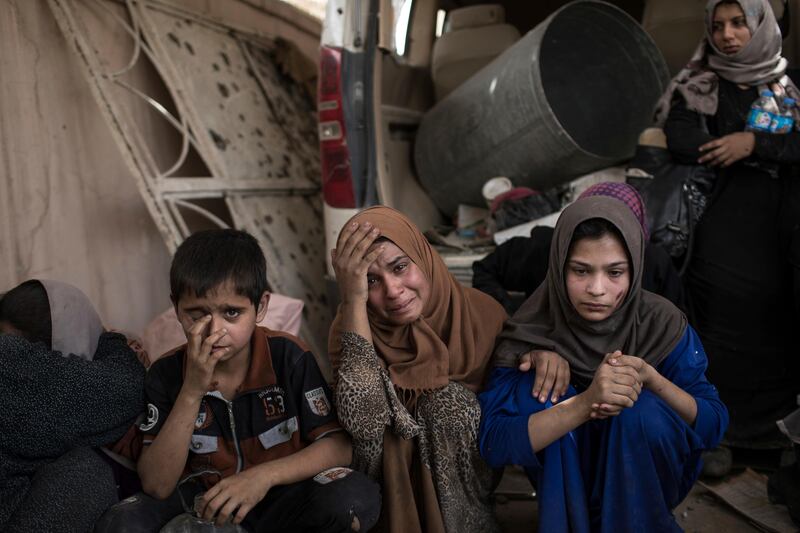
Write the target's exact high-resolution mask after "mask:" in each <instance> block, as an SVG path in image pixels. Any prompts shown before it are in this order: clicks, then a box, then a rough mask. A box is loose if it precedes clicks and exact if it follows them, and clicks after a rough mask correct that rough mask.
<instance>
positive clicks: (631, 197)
mask: <svg viewBox="0 0 800 533" xmlns="http://www.w3.org/2000/svg"><path fill="white" fill-rule="evenodd" d="M587 196H610V197H612V198H617V199H619V200H622V201H623V202H624V203H625V205H627V206H628V207H630V209H631V211H633V214H634V215H636V218H637V220H639V222H640V223H641V225H642V231H644V235H645V242H647V239H648V235H649V231H648V228H647V222H646V220H647V217H646V216H645V206H644V202H643V201H642V198H641V196H639V193H638V192H637V191H636V189H634V188H633V187H631V186H630V185H628V184H626V183H613V182H607V183H598V184H596V185H592V186H591V187H589V188H588V189H586V190H585V191H584V192H583V194H581V196H580V197H581V198H584V197H587ZM552 238H553V228H550V227H547V226H537V227H535V228H533V230H531V236H530V237H514V238H513V239H511V240H509V241H507V242H504V243H503V244H501V245H500V246H498V247H497V249H496V250H495V251H494V252H492V253H491V254H489V255H488V256H486V257H485V258H483V259H482V260H480V261H476V262H475V263H474V264H473V265H472V286H473V287H475V288H476V289H479V290H481V291H483V292H485V293H486V294H488V295H490V296H492V297H493V298H494V299H495V300H497V301H498V302H500V303H501V304H502V305H503V307H505V308H506V311H507V312H508V313H509V314H513V313H514V311H516V310H517V308H518V307H519V305H520V304H521V303H522V302H521V301H515V299H514V298H513V297H512V296H511V295H510V294H509V292H510V291H513V292H522V293H525V297H526V298H527V297H528V296H530V295H531V294H533V291H534V290H536V287H538V286H539V284H541V283H542V281H544V279H545V276H546V275H547V258H548V257H549V255H550V241H551V240H552ZM643 275H644V277H643V278H642V288H644V289H645V290H648V291H650V292H654V293H656V294H659V295H661V296H663V297H665V298H666V299H668V300H670V301H671V302H672V303H674V304H675V305H677V306H678V307H680V308H683V288H682V285H681V280H680V277H679V276H678V272H677V270H676V269H675V267H674V265H673V264H672V259H671V258H670V256H669V254H668V253H667V252H666V250H664V249H663V248H662V247H660V246H658V245H655V244H650V243H648V244H647V245H646V246H645V254H644V272H643Z"/></svg>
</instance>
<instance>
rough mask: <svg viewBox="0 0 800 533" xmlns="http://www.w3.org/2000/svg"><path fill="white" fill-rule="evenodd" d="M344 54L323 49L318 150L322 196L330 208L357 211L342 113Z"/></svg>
mask: <svg viewBox="0 0 800 533" xmlns="http://www.w3.org/2000/svg"><path fill="white" fill-rule="evenodd" d="M341 74H342V51H341V50H339V49H337V48H332V47H327V46H323V47H322V48H320V69H319V90H318V91H317V111H318V115H319V147H320V161H321V163H322V196H323V198H324V199H325V203H326V204H328V205H329V206H331V207H339V208H345V207H346V208H354V207H356V199H355V194H354V192H353V175H352V172H351V168H350V151H349V149H348V148H347V139H346V135H345V126H344V111H343V109H342V82H341Z"/></svg>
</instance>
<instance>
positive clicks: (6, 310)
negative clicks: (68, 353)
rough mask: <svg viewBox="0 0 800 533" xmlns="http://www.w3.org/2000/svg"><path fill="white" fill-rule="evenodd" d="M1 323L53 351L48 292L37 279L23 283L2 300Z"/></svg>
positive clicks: (0, 308) (0, 305)
mask: <svg viewBox="0 0 800 533" xmlns="http://www.w3.org/2000/svg"><path fill="white" fill-rule="evenodd" d="M0 321H3V322H8V323H9V324H11V325H12V326H14V328H16V329H18V330H19V331H20V332H21V333H22V336H23V337H25V338H26V339H28V340H29V341H30V342H43V343H44V344H45V346H47V348H48V349H49V350H52V349H53V322H52V319H51V318H50V300H49V299H48V298H47V291H46V290H45V288H44V285H42V284H41V283H40V282H39V281H37V280H35V279H31V280H28V281H26V282H24V283H21V284H19V285H17V286H16V287H14V288H13V289H11V290H10V291H8V292H7V293H5V294H4V295H3V297H2V299H0Z"/></svg>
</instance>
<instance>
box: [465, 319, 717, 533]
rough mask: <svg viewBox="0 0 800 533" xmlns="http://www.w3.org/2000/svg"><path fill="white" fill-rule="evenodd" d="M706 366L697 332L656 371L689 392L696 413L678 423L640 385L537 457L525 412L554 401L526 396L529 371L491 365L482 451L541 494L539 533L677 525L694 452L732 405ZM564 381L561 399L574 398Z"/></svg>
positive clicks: (692, 474) (708, 442)
mask: <svg viewBox="0 0 800 533" xmlns="http://www.w3.org/2000/svg"><path fill="white" fill-rule="evenodd" d="M707 365H708V361H707V359H706V354H705V351H704V350H703V346H702V344H701V343H700V339H699V338H698V337H697V334H696V333H695V331H694V330H693V329H692V328H690V327H687V329H686V333H685V334H684V336H683V338H682V339H681V341H680V342H679V343H678V345H677V346H676V347H675V349H674V350H673V351H672V353H671V354H670V355H669V356H668V357H667V359H665V360H664V361H663V362H662V363H661V364H660V365H659V366H658V368H657V370H658V371H659V373H661V375H662V376H664V377H666V378H667V379H669V380H670V381H671V382H672V383H674V384H675V385H677V386H679V387H680V388H681V389H683V390H684V391H686V392H687V393H689V394H690V395H691V396H692V397H694V399H695V401H696V402H697V418H696V420H695V422H694V424H693V425H692V426H690V425H689V424H687V423H686V422H684V421H683V420H682V419H681V418H680V417H679V416H678V414H677V413H676V412H675V411H673V410H672V409H671V408H670V407H669V406H668V405H667V404H666V403H665V402H664V401H663V400H661V398H659V397H658V396H656V395H655V394H653V393H652V392H650V391H643V392H642V394H641V395H640V396H639V399H638V401H637V402H636V404H635V405H634V406H633V407H631V408H629V409H624V410H623V411H622V412H621V413H620V414H619V415H618V416H616V417H611V418H608V419H606V420H593V421H589V422H586V423H585V424H583V425H581V426H580V427H578V428H576V429H575V430H574V431H571V432H569V433H567V434H566V435H564V436H563V437H561V438H560V439H558V440H557V441H555V442H553V443H552V444H550V445H549V446H547V447H546V448H545V449H544V450H541V451H540V452H539V453H533V450H532V448H531V445H530V440H529V438H528V418H529V416H530V415H531V414H534V413H536V412H539V411H542V410H543V409H547V408H549V407H551V406H552V404H551V403H550V402H549V401H548V402H547V403H544V404H542V403H539V401H538V400H537V399H536V398H533V397H532V396H531V388H532V386H533V380H534V377H535V373H534V372H524V373H523V372H519V371H517V370H516V369H513V368H496V369H495V370H494V371H493V373H492V375H491V379H490V381H489V383H488V386H487V388H486V391H485V392H483V393H482V394H481V395H480V396H479V397H478V399H479V401H480V403H481V409H482V411H483V419H482V421H481V434H480V443H479V444H480V450H481V454H482V455H483V457H484V458H485V459H486V461H487V462H488V463H489V464H490V465H491V466H493V467H500V466H503V465H507V464H517V465H521V466H523V467H525V468H526V471H527V472H528V475H529V476H530V477H531V480H532V481H533V482H534V483H536V485H537V486H538V492H539V531H547V532H548V533H549V532H559V531H564V532H566V531H574V532H579V533H581V532H588V531H601V532H611V531H615V532H616V531H648V532H657V531H680V530H681V529H680V527H679V526H678V524H677V523H676V522H675V519H674V518H673V516H672V512H671V510H672V509H673V508H675V507H676V506H677V505H678V504H679V503H680V502H681V500H683V499H684V498H685V497H686V494H688V492H689V490H690V489H691V487H692V485H693V484H694V482H695V481H696V480H697V477H698V475H699V473H700V467H701V464H700V453H701V452H702V451H703V450H706V449H711V448H714V447H715V446H717V444H719V441H720V440H721V439H722V435H723V434H724V432H725V429H726V427H727V425H728V411H727V409H726V408H725V406H724V404H723V403H722V402H721V401H720V399H719V395H718V394H717V390H716V389H715V388H714V386H713V385H711V384H710V383H709V382H708V380H706V378H705V370H706V366H707ZM579 392H581V391H579V390H576V389H575V388H574V387H572V386H570V387H569V390H568V392H567V394H566V396H565V397H564V398H563V399H562V400H561V401H563V400H565V399H567V398H570V397H572V396H575V395H576V394H578V393H579Z"/></svg>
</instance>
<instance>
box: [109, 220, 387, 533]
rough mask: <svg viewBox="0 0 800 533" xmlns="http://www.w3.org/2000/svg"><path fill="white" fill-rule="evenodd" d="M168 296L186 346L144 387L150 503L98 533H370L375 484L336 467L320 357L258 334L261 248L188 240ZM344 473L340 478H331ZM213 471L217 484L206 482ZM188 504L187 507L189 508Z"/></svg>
mask: <svg viewBox="0 0 800 533" xmlns="http://www.w3.org/2000/svg"><path fill="white" fill-rule="evenodd" d="M170 287H171V298H172V302H173V304H174V305H175V310H176V312H177V314H178V320H179V321H180V323H181V325H182V326H183V329H184V331H185V332H186V337H187V339H188V343H187V344H186V345H185V346H182V347H180V348H177V349H176V350H174V351H173V352H171V353H170V354H167V355H166V356H164V357H163V358H161V359H159V360H158V361H156V363H155V364H153V366H152V367H151V368H150V370H149V372H148V374H147V378H146V380H145V395H146V398H147V402H148V404H147V411H148V412H147V420H146V421H145V422H144V423H143V424H142V425H141V426H140V430H141V431H142V433H143V434H144V444H145V446H144V450H143V451H142V455H141V458H140V459H139V464H138V470H139V475H140V477H141V480H142V487H143V490H144V492H145V494H140V495H137V496H134V497H133V498H131V499H129V500H133V501H128V500H126V501H125V502H122V503H120V504H118V505H116V506H114V507H113V508H112V509H111V510H109V511H108V512H107V513H106V515H104V516H103V518H102V519H101V521H100V522H99V523H98V527H97V530H100V531H104V530H105V531H112V530H113V531H158V530H159V529H160V528H161V527H162V526H164V525H165V524H166V523H167V522H168V521H169V520H170V519H172V518H173V517H174V516H176V515H178V514H180V513H182V512H183V507H182V505H181V498H180V494H178V491H176V487H177V486H178V482H179V481H180V480H181V479H183V478H185V477H186V476H187V475H190V474H192V473H198V472H205V474H203V475H201V476H198V479H199V480H201V481H202V483H196V484H195V483H193V482H188V483H186V484H184V485H182V486H181V493H182V494H183V496H184V499H185V500H186V501H187V502H188V505H190V506H191V502H192V501H195V500H193V498H192V497H193V496H196V495H197V494H199V493H200V492H201V491H202V490H205V493H204V494H203V495H202V497H199V498H198V499H197V500H196V501H195V508H196V509H197V510H198V511H199V512H200V514H201V515H202V517H203V518H205V519H208V520H214V521H215V522H216V523H217V524H223V523H225V522H227V521H229V520H230V521H232V522H233V523H235V524H240V523H241V524H242V525H243V526H245V527H246V528H247V529H248V530H252V531H259V532H260V531H315V532H316V531H331V532H333V531H359V530H363V531H366V530H368V529H369V528H370V527H372V525H374V523H375V522H376V521H377V518H378V514H379V510H380V495H379V488H378V486H377V485H376V484H375V483H373V482H372V481H370V480H369V479H367V478H366V476H363V475H362V474H360V473H358V472H354V471H351V470H350V469H348V468H343V467H344V466H346V465H348V464H349V463H350V460H351V446H350V440H349V437H348V436H347V434H346V433H345V432H344V431H342V429H341V427H340V426H339V424H338V422H337V418H336V413H335V412H334V409H333V403H332V395H331V391H330V389H329V387H328V385H327V384H326V383H325V380H324V379H323V377H322V375H321V373H320V370H319V368H318V366H317V364H316V361H315V360H314V356H313V355H312V354H311V352H309V351H308V349H307V348H306V347H305V346H304V345H303V344H302V343H301V342H300V341H299V340H298V339H296V338H294V337H292V336H291V335H289V334H286V333H281V332H275V331H270V330H267V329H266V328H261V327H257V326H256V323H257V322H259V321H261V320H262V319H263V318H264V316H265V314H266V312H267V305H268V303H269V293H268V292H267V291H266V262H265V259H264V255H263V253H262V252H261V248H260V247H259V245H258V242H257V241H256V240H255V239H254V238H253V237H252V236H250V235H248V234H247V233H245V232H242V231H236V230H211V231H204V232H200V233H196V234H194V235H192V236H191V237H189V238H188V239H186V241H184V243H183V244H181V246H180V247H179V248H178V250H177V251H176V253H175V257H174V259H173V261H172V268H171V270H170ZM337 467H338V468H337ZM208 471H215V472H217V473H214V474H209V473H208ZM187 495H188V497H187Z"/></svg>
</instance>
